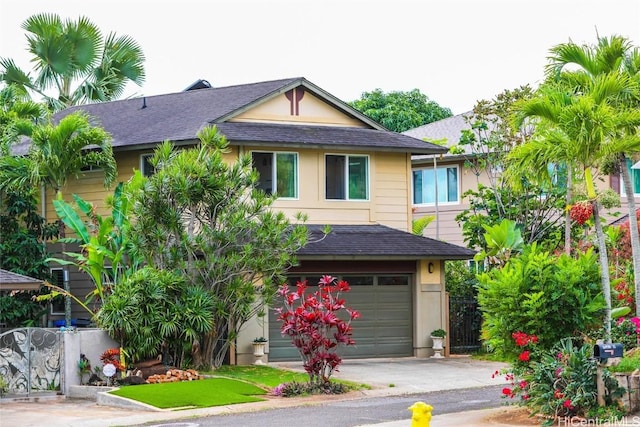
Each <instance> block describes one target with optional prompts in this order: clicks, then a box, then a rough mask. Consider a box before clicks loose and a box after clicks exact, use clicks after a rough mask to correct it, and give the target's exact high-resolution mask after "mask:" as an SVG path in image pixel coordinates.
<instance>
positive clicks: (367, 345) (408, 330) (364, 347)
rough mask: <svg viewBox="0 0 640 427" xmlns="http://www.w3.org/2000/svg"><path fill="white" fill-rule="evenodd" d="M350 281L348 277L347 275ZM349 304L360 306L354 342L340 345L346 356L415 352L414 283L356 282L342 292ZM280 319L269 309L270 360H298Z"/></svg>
mask: <svg viewBox="0 0 640 427" xmlns="http://www.w3.org/2000/svg"><path fill="white" fill-rule="evenodd" d="M345 280H347V281H348V277H345ZM342 297H343V298H344V299H345V301H346V306H348V307H350V308H353V309H355V310H358V311H359V312H360V315H361V317H360V318H358V319H356V320H354V321H353V323H352V326H353V339H354V340H355V342H356V344H355V346H349V347H340V348H339V350H338V354H339V355H340V356H341V357H343V358H346V359H348V358H372V357H406V356H412V355H413V313H412V298H411V286H408V285H392V286H387V285H385V286H378V285H356V286H352V287H351V291H350V292H348V293H345V294H343V295H342ZM280 325H281V323H280V322H279V321H277V320H276V315H275V314H274V311H273V310H270V311H269V333H270V340H269V360H271V361H285V360H299V359H300V356H299V354H298V352H297V349H295V348H294V347H293V346H292V345H291V341H290V340H288V339H283V338H282V337H281V335H280Z"/></svg>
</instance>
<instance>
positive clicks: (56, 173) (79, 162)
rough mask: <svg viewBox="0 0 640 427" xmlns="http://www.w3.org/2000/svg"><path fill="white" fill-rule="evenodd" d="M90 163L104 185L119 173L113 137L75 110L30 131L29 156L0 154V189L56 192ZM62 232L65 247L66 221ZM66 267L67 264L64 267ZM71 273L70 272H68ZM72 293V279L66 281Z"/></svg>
mask: <svg viewBox="0 0 640 427" xmlns="http://www.w3.org/2000/svg"><path fill="white" fill-rule="evenodd" d="M88 166H92V167H96V168H99V169H102V170H103V171H104V180H103V182H104V185H105V187H108V186H110V185H111V184H112V183H113V182H114V181H115V179H116V177H117V169H116V162H115V158H114V157H113V151H112V147H111V137H110V136H109V134H108V133H107V132H106V131H105V130H104V129H102V128H97V127H93V126H92V125H91V124H90V123H89V119H88V117H87V116H86V115H85V114H83V113H81V112H76V113H73V114H70V115H68V116H66V117H64V118H63V119H61V120H60V122H59V123H58V124H53V123H48V124H44V125H39V126H37V127H36V128H35V129H34V130H33V132H32V134H31V146H30V150H29V153H28V154H27V155H26V156H23V157H20V156H11V155H6V156H2V157H0V191H2V190H11V189H13V188H29V187H35V188H39V187H41V186H42V187H45V188H49V189H51V190H53V191H54V192H55V193H56V194H60V191H61V190H62V189H63V188H64V187H65V186H66V184H67V182H68V180H69V178H71V177H78V176H79V174H80V173H81V171H82V169H83V168H85V167H88ZM60 236H61V237H62V244H63V249H62V251H63V252H64V251H65V248H64V244H65V241H64V237H65V233H64V223H63V222H62V221H60ZM65 268H66V267H65ZM65 276H66V277H68V274H65ZM64 290H65V291H66V292H67V293H69V291H70V289H69V283H68V281H67V280H65V282H64ZM70 321H71V299H70V298H69V297H66V298H65V322H66V325H67V326H69V325H70Z"/></svg>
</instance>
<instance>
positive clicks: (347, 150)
mask: <svg viewBox="0 0 640 427" xmlns="http://www.w3.org/2000/svg"><path fill="white" fill-rule="evenodd" d="M210 86H211V85H210V84H209V83H208V82H204V81H201V82H196V83H195V84H194V85H192V86H190V88H188V89H190V90H187V91H184V92H179V93H173V94H166V95H159V96H150V97H143V98H136V99H128V100H121V101H113V102H106V103H100V104H91V105H84V106H78V107H72V108H69V109H67V110H64V111H62V112H60V113H59V114H58V118H60V117H61V116H63V115H66V114H69V113H71V112H73V111H77V110H83V111H85V112H87V113H88V114H89V115H91V116H92V117H94V119H95V123H96V125H100V126H101V127H103V128H104V129H105V130H107V131H108V132H109V133H110V134H111V135H112V137H113V150H114V155H115V157H116V161H117V164H118V173H119V176H118V181H126V180H128V179H129V178H130V177H131V176H132V174H133V170H134V169H141V170H142V171H143V173H145V174H151V173H153V171H152V170H151V168H150V167H149V163H148V161H147V160H148V157H149V156H150V155H151V153H152V151H153V149H154V147H155V146H156V145H157V144H158V143H160V142H162V141H165V140H170V141H173V142H174V143H175V144H176V145H177V146H185V147H186V146H190V145H193V144H194V143H195V142H196V141H197V139H196V134H197V133H198V131H199V130H200V129H202V128H203V127H205V126H207V125H210V124H214V125H216V126H217V127H218V129H219V130H220V131H221V133H223V134H224V135H226V137H227V139H228V140H229V142H230V144H231V152H230V153H229V154H227V157H226V158H227V159H229V160H230V161H231V160H233V159H235V158H237V156H238V155H239V154H240V153H251V155H252V156H253V161H254V166H255V168H256V169H257V171H258V172H259V173H260V177H261V183H260V186H261V188H263V189H264V190H265V191H267V192H269V193H271V192H275V191H276V190H277V194H278V195H279V198H278V199H277V201H276V202H275V204H274V205H273V208H274V209H277V210H281V211H283V212H284V213H286V214H287V215H289V216H290V217H293V215H294V214H295V213H296V212H302V213H305V214H307V215H308V218H309V220H308V224H309V228H310V231H311V233H312V234H315V233H318V232H319V230H320V229H321V228H322V227H323V226H324V225H325V224H329V225H331V227H332V230H333V231H332V233H331V234H329V235H328V236H327V237H326V238H325V239H324V240H323V241H322V242H321V243H314V244H310V245H308V246H306V247H305V248H303V249H302V250H301V251H300V252H299V253H298V260H299V262H300V264H299V265H298V266H297V267H295V268H292V269H291V270H290V271H289V275H290V278H291V280H296V279H307V280H309V282H310V283H311V284H315V283H317V280H318V278H319V276H321V275H324V274H331V275H334V276H339V277H341V278H344V279H345V280H347V281H348V282H350V284H351V285H352V291H351V292H350V293H349V294H348V295H347V296H346V297H347V301H348V304H349V305H350V306H351V307H353V308H355V309H357V310H359V311H361V313H362V317H361V318H360V319H358V320H357V321H356V323H355V324H354V339H355V340H356V346H355V347H353V348H349V349H348V351H347V353H346V356H347V357H400V356H417V357H426V356H429V355H431V354H433V353H432V350H431V340H430V339H429V338H428V337H429V334H430V332H431V331H432V330H434V329H438V328H444V329H447V323H448V322H447V318H448V313H447V298H446V294H445V292H444V261H445V260H456V259H469V258H471V257H472V256H473V254H474V252H472V251H470V250H468V249H466V248H464V247H461V246H457V245H453V244H448V243H444V242H441V241H437V240H433V239H429V238H424V237H421V236H416V235H413V234H411V233H410V230H411V222H412V210H411V208H412V204H411V156H412V155H422V156H425V155H439V154H440V153H443V152H445V151H446V149H443V148H442V147H440V146H437V145H434V144H430V143H426V142H423V141H420V140H418V139H415V138H412V137H409V136H406V135H402V134H399V133H394V132H390V131H388V130H386V129H385V128H383V127H382V126H381V125H379V124H378V123H376V122H375V121H373V120H371V119H370V118H368V117H366V116H364V115H363V114H361V113H359V112H358V111H356V110H355V109H353V108H351V107H350V106H348V105H347V104H346V103H344V102H343V101H340V100H339V99H337V98H336V97H334V96H333V95H331V94H329V93H328V92H326V91H324V90H323V89H321V88H319V87H318V86H316V85H314V84H313V83H311V82H309V81H307V80H306V79H304V78H291V79H283V80H276V81H267V82H260V83H253V84H244V85H237V86H230V87H220V88H212V87H210ZM26 150H27V147H26V146H18V147H17V149H16V153H17V154H21V153H25V152H26ZM276 163H278V164H286V165H287V167H286V168H276V167H275V165H276ZM281 175H286V176H281ZM276 187H277V188H276ZM73 193H76V194H79V195H80V196H81V197H83V198H84V199H86V200H88V201H90V202H93V203H94V204H95V205H96V206H97V210H98V212H99V213H104V214H108V212H107V211H106V209H105V205H104V198H105V196H106V194H107V192H105V190H104V189H103V188H102V173H101V172H100V171H93V172H86V173H85V174H84V175H83V176H82V177H81V178H80V179H78V180H73V181H71V182H70V183H69V184H68V186H67V188H65V189H63V194H64V196H65V198H66V199H69V200H70V199H71V195H72V194H73ZM51 197H52V194H47V196H46V199H47V200H46V201H45V203H43V209H44V210H45V213H46V216H47V217H48V219H49V220H52V219H54V212H53V209H52V206H51ZM60 276H61V275H60ZM63 279H64V277H62V276H61V277H60V280H63ZM70 283H71V287H72V289H74V291H75V292H76V293H77V294H78V295H81V296H82V295H83V294H84V293H86V291H87V290H88V287H87V286H88V285H87V282H86V277H85V276H83V275H82V274H81V273H78V272H72V274H71V277H70ZM73 315H74V316H75V317H85V316H86V315H85V314H84V313H83V312H82V311H79V310H78V309H77V308H76V310H75V311H74V313H73ZM57 318H62V316H61V315H59V316H58V317H57ZM256 336H266V337H269V347H270V348H269V360H271V361H273V360H288V359H297V358H298V355H297V352H296V351H295V349H294V348H293V347H292V346H291V344H290V342H289V341H288V340H284V339H282V337H281V335H280V332H279V324H278V322H275V321H274V320H273V314H271V315H270V318H269V319H260V320H258V319H256V321H255V322H250V324H248V325H247V326H246V328H245V329H244V330H243V333H242V335H241V337H240V338H239V339H238V341H237V342H236V346H235V354H232V355H230V356H231V361H232V363H233V362H237V363H241V364H243V363H251V361H252V360H253V357H252V355H251V351H252V350H251V340H252V339H253V338H254V337H256Z"/></svg>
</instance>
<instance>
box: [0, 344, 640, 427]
mask: <svg viewBox="0 0 640 427" xmlns="http://www.w3.org/2000/svg"><path fill="white" fill-rule="evenodd" d="M271 365H272V366H276V367H283V368H289V369H294V370H301V366H300V363H299V362H297V363H271ZM503 366H505V365H504V364H501V363H498V362H487V361H478V360H473V359H470V358H468V357H450V358H446V359H416V358H402V359H360V360H346V361H345V363H344V365H342V366H341V367H340V372H337V373H336V374H335V377H336V378H340V379H345V380H349V381H354V382H358V383H364V384H369V385H371V386H372V389H371V390H364V391H358V392H352V393H350V394H349V395H343V396H340V399H341V400H344V399H362V398H363V397H380V396H393V395H406V394H414V393H421V392H429V391H438V390H452V389H463V388H469V387H481V386H487V385H497V384H502V383H503V379H502V378H491V374H493V373H494V372H495V371H496V370H499V369H501V368H502V367H503ZM35 400H36V399H30V400H29V401H25V400H22V401H19V400H12V401H9V400H7V399H0V426H2V427H14V426H15V427H18V426H19V427H44V426H46V427H58V426H60V427H62V426H65V427H109V426H132V425H139V424H145V423H156V424H162V423H166V422H171V421H172V420H179V419H182V420H184V419H186V418H193V419H194V423H197V418H198V417H202V416H211V415H219V414H229V413H242V412H249V411H258V410H264V409H271V408H282V407H295V406H300V405H305V406H307V405H314V404H321V403H324V402H328V401H335V400H336V396H310V397H302V398H278V397H271V398H269V399H268V400H266V401H263V402H257V403H247V404H239V405H229V406H222V407H212V408H203V409H192V410H182V411H166V410H150V409H148V408H144V409H132V408H117V407H111V406H100V405H97V404H96V403H95V402H93V401H89V400H79V399H65V398H64V397H63V396H50V397H47V398H39V399H38V401H35ZM426 403H429V402H426ZM437 410H438V408H435V409H434V415H433V418H432V420H431V426H432V427H453V426H465V427H476V426H495V427H503V426H512V427H516V426H535V425H540V423H539V422H538V423H537V422H535V420H531V419H526V418H525V419H524V421H526V422H528V423H524V422H523V423H520V424H514V421H513V420H516V419H518V420H521V419H522V417H519V418H510V417H509V416H508V415H509V414H511V413H512V412H511V411H515V410H518V408H517V407H499V408H492V409H484V410H478V411H467V412H459V413H451V414H438V413H437ZM505 419H506V420H510V419H511V420H512V421H511V422H509V423H507V424H505V423H503V422H502V421H504V420H505ZM374 425H375V426H376V427H401V426H403V427H409V426H410V425H411V411H409V410H408V409H407V413H406V418H405V419H403V420H400V421H392V422H383V423H378V424H367V425H366V426H374ZM569 425H580V424H567V426H569ZM605 425H606V424H605ZM610 425H612V426H613V425H615V426H639V427H640V416H638V417H636V418H631V417H628V418H627V420H625V423H620V424H618V423H616V424H610ZM363 427H364V425H363Z"/></svg>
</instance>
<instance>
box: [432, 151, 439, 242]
mask: <svg viewBox="0 0 640 427" xmlns="http://www.w3.org/2000/svg"><path fill="white" fill-rule="evenodd" d="M436 158H437V155H436V154H434V155H433V183H434V187H435V189H436V204H435V208H436V240H440V210H439V205H438V163H437V160H436Z"/></svg>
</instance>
